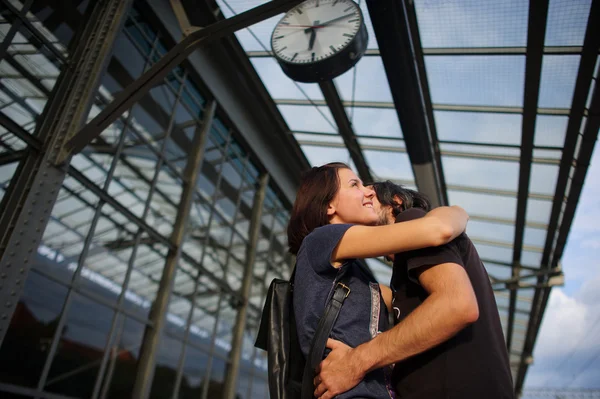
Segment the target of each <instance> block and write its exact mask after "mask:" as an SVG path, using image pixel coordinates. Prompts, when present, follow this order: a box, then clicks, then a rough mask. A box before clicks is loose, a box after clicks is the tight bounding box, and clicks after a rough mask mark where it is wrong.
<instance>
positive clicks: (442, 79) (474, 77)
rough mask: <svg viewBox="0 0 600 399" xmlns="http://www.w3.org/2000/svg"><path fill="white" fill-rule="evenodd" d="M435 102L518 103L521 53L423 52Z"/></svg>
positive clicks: (522, 77)
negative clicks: (466, 54) (425, 54)
mask: <svg viewBox="0 0 600 399" xmlns="http://www.w3.org/2000/svg"><path fill="white" fill-rule="evenodd" d="M425 65H426V69H427V76H428V79H429V87H430V89H431V99H432V101H433V103H434V104H464V105H497V106H517V107H519V106H521V105H522V104H523V89H524V81H525V57H524V56H493V55H491V56H489V55H488V56H486V55H477V56H475V55H474V56H469V57H463V56H425Z"/></svg>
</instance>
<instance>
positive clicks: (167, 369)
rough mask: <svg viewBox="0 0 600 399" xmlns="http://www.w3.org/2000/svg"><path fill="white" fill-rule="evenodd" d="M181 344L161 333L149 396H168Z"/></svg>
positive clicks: (171, 390) (157, 397)
mask: <svg viewBox="0 0 600 399" xmlns="http://www.w3.org/2000/svg"><path fill="white" fill-rule="evenodd" d="M181 347H182V344H181V342H180V341H179V340H177V339H174V338H172V337H170V336H168V335H167V334H163V335H162V337H161V339H160V343H159V346H158V355H157V356H156V368H155V370H154V379H153V381H152V388H151V390H150V398H156V399H159V398H170V397H171V394H172V393H173V388H174V384H175V373H176V370H177V365H178V363H179V356H180V355H181Z"/></svg>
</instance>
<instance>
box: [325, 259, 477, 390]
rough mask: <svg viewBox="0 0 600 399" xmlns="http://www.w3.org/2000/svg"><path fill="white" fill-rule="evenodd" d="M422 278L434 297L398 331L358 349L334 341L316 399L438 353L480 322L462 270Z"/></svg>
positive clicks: (442, 268) (430, 272)
mask: <svg viewBox="0 0 600 399" xmlns="http://www.w3.org/2000/svg"><path fill="white" fill-rule="evenodd" d="M418 279H419V282H420V283H421V285H422V286H423V288H424V289H425V290H426V291H427V292H428V293H429V296H428V297H427V298H426V299H425V301H423V303H422V304H421V305H420V306H419V307H417V308H416V309H415V310H414V311H413V312H411V314H409V315H408V316H407V317H406V318H405V319H404V320H403V321H402V322H401V323H399V324H397V325H396V326H395V327H394V328H392V329H391V330H388V331H386V332H384V333H382V334H379V335H378V336H377V337H376V338H374V339H373V340H371V341H369V342H366V343H364V344H362V345H360V346H358V347H356V348H354V349H352V348H350V347H348V346H346V345H345V344H343V343H341V342H338V341H334V340H331V339H330V340H328V345H327V346H328V347H329V348H331V349H332V351H331V353H330V354H329V355H328V356H327V358H325V359H324V360H323V361H322V362H321V370H320V373H319V375H318V376H317V377H316V378H315V385H317V388H316V390H315V396H317V397H319V398H322V399H329V398H333V397H334V396H335V395H338V394H340V393H342V392H345V391H347V390H349V389H351V388H353V387H354V386H356V384H358V383H359V382H360V381H361V380H362V379H363V378H364V376H365V374H366V373H368V372H370V371H372V370H375V369H378V368H380V367H384V366H387V365H390V364H393V363H397V362H400V361H402V360H405V359H407V358H409V357H411V356H414V355H416V354H419V353H421V352H424V351H426V350H428V349H430V348H433V347H435V346H437V345H439V344H440V343H442V342H444V341H446V340H448V339H449V338H451V337H453V336H454V335H455V334H456V333H458V332H459V331H460V330H462V329H463V328H465V327H466V326H468V325H469V324H471V323H473V322H475V321H476V320H477V319H478V317H479V308H478V306H477V298H476V297H475V293H474V292H473V287H472V285H471V281H470V280H469V276H468V275H467V273H466V271H465V269H464V268H463V267H462V266H460V265H458V264H455V263H444V264H441V265H437V266H433V267H429V268H427V269H426V270H424V271H422V272H421V273H420V275H419V276H418Z"/></svg>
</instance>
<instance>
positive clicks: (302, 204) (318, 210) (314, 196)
mask: <svg viewBox="0 0 600 399" xmlns="http://www.w3.org/2000/svg"><path fill="white" fill-rule="evenodd" d="M338 169H350V167H349V166H348V165H346V164H345V163H341V162H332V163H328V164H325V165H323V166H319V167H313V168H311V169H310V170H308V171H307V172H305V173H304V174H303V175H302V179H301V181H300V188H299V189H298V193H297V194H296V201H295V202H294V207H293V209H292V214H291V215H290V222H289V224H288V227H287V234H288V246H289V251H290V252H291V253H292V254H294V255H296V254H297V253H298V250H299V249H300V245H301V244H302V240H304V237H306V236H307V235H309V234H310V233H311V232H312V231H313V230H314V229H316V228H317V227H321V226H325V225H327V224H329V218H328V217H327V207H328V206H329V204H330V203H331V201H333V198H334V197H335V195H336V194H337V192H338V189H339V186H340V183H339V177H338Z"/></svg>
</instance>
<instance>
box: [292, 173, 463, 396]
mask: <svg viewBox="0 0 600 399" xmlns="http://www.w3.org/2000/svg"><path fill="white" fill-rule="evenodd" d="M374 195H375V192H374V191H373V190H372V189H370V188H367V187H365V186H364V185H363V183H362V182H361V180H360V179H359V178H358V177H357V176H356V175H355V174H354V172H352V170H350V168H349V167H348V166H347V165H345V164H343V163H337V162H336V163H330V164H326V165H323V166H321V167H316V168H312V169H311V170H310V171H308V172H307V173H306V174H305V175H304V176H303V178H302V182H301V185H300V189H299V190H298V194H297V196H296V201H295V203H294V208H293V210H292V214H291V217H290V223H289V225H288V244H289V248H290V252H291V253H292V254H294V255H296V256H297V258H296V276H295V279H294V298H293V302H294V312H295V317H296V325H297V329H298V337H299V340H300V346H301V348H302V352H303V353H304V355H305V356H307V354H308V351H309V347H310V342H311V340H312V338H313V335H314V332H315V329H316V327H317V324H318V322H319V319H320V318H321V315H322V314H323V312H324V309H325V305H326V303H327V301H328V300H329V298H330V296H331V295H332V293H333V290H334V288H335V282H336V281H338V280H339V278H340V277H341V276H342V275H344V276H345V277H346V279H347V281H348V282H349V286H350V291H351V292H350V295H349V296H348V297H347V298H346V300H345V302H344V305H343V306H342V309H341V311H340V314H339V316H338V319H337V321H336V323H335V325H334V327H333V329H332V333H331V337H332V338H334V339H337V340H339V341H342V342H344V343H346V344H347V345H349V346H351V347H356V346H358V345H360V344H361V343H364V342H366V341H369V340H371V339H372V338H373V337H375V336H376V335H377V334H378V333H379V332H381V331H385V330H386V329H387V328H388V323H387V320H388V318H387V312H386V309H385V307H386V305H387V307H388V308H389V307H390V304H389V303H390V302H391V292H390V291H389V288H387V287H383V286H381V287H380V286H379V284H378V283H377V281H376V280H375V278H374V276H373V275H372V274H371V273H370V272H369V271H368V269H367V268H365V267H364V266H363V264H362V263H361V262H359V261H358V260H359V259H362V258H372V257H377V256H385V255H387V254H391V253H398V252H403V251H409V250H413V249H420V248H425V247H430V246H438V245H442V244H445V243H447V242H449V241H451V240H452V239H454V238H455V237H457V236H458V235H459V234H460V233H462V232H463V231H464V229H465V227H466V223H467V220H468V216H467V214H466V213H465V212H464V210H462V209H461V208H459V207H441V208H437V209H435V210H433V211H431V212H430V213H429V214H428V215H427V216H425V217H423V218H421V219H418V220H414V221H410V222H406V223H397V224H391V225H385V226H375V225H376V224H377V222H378V220H379V215H378V214H377V213H376V212H375V210H374V209H373V197H374ZM382 293H383V295H382ZM384 296H385V297H386V300H385V302H384V299H383V297H384ZM392 392H393V390H392V388H391V386H390V385H389V378H388V373H387V370H386V369H378V370H375V371H373V372H371V373H369V374H367V375H366V377H365V378H364V379H363V381H361V382H360V383H359V384H358V385H357V386H356V387H354V388H353V389H352V390H350V391H348V392H345V393H344V394H341V395H338V398H340V399H346V398H373V399H380V398H390V397H391V398H393V397H394V395H393V393H392Z"/></svg>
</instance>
